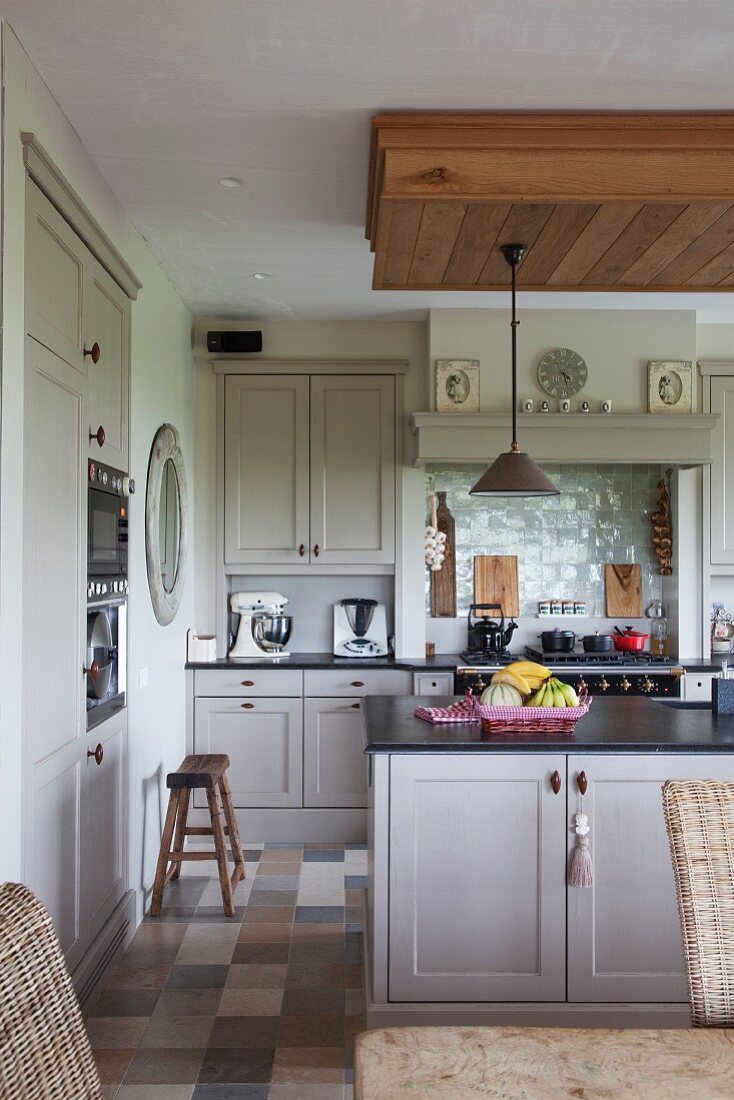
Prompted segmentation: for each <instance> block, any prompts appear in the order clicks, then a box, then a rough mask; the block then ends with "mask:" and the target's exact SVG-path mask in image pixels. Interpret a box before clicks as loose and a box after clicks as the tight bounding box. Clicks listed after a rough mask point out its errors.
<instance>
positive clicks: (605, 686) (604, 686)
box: [599, 676, 609, 691]
mask: <svg viewBox="0 0 734 1100" xmlns="http://www.w3.org/2000/svg"><path fill="white" fill-rule="evenodd" d="M608 690H609V681H608V680H607V678H606V676H602V678H601V680H600V681H599V691H608Z"/></svg>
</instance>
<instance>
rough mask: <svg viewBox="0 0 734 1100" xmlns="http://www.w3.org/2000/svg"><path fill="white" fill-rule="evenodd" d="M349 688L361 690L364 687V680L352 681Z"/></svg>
mask: <svg viewBox="0 0 734 1100" xmlns="http://www.w3.org/2000/svg"><path fill="white" fill-rule="evenodd" d="M351 686H352V687H353V688H363V687H364V680H352V683H351Z"/></svg>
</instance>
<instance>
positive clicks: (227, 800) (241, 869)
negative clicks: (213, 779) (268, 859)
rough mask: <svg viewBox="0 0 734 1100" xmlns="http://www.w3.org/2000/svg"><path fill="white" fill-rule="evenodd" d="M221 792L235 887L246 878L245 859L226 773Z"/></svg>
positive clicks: (220, 785) (223, 775)
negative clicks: (232, 861)
mask: <svg viewBox="0 0 734 1100" xmlns="http://www.w3.org/2000/svg"><path fill="white" fill-rule="evenodd" d="M219 791H220V794H221V796H222V807H223V809H224V818H225V821H226V822H227V828H228V829H229V846H230V848H231V850H232V859H233V860H234V872H233V874H232V885H233V886H234V885H235V884H236V883H238V882H239V880H240V879H241V878H244V877H245V857H244V856H243V855H242V845H241V843H240V831H239V828H238V827H237V818H236V817H235V812H234V807H233V806H232V791H231V790H230V787H229V779H228V777H227V773H226V772H222V777H221V779H220V780H219Z"/></svg>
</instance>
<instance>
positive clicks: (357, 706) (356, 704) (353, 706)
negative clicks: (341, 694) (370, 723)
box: [350, 703, 360, 710]
mask: <svg viewBox="0 0 734 1100" xmlns="http://www.w3.org/2000/svg"><path fill="white" fill-rule="evenodd" d="M350 706H351V708H352V710H359V707H360V704H359V703H350Z"/></svg>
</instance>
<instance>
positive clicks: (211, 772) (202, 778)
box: [166, 753, 229, 791]
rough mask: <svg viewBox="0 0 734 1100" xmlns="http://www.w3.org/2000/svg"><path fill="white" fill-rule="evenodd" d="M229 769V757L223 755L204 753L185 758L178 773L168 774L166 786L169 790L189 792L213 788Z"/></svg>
mask: <svg viewBox="0 0 734 1100" xmlns="http://www.w3.org/2000/svg"><path fill="white" fill-rule="evenodd" d="M228 767H229V757H228V756H227V755H225V753H208V754H206V753H204V754H201V755H199V756H186V757H184V759H183V761H182V762H181V766H180V767H179V769H178V771H175V772H169V773H168V775H167V776H166V786H167V787H168V789H169V790H176V791H178V790H182V789H183V788H185V787H188V789H189V790H192V789H193V788H198V787H213V786H214V784H215V783H218V782H219V780H220V779H221V778H222V773H223V772H226V770H227V768H228Z"/></svg>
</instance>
